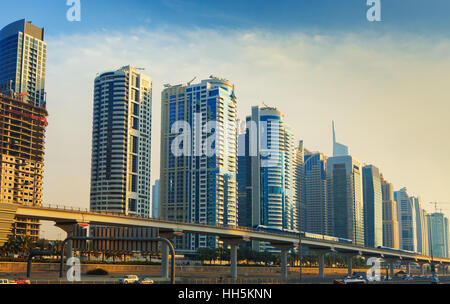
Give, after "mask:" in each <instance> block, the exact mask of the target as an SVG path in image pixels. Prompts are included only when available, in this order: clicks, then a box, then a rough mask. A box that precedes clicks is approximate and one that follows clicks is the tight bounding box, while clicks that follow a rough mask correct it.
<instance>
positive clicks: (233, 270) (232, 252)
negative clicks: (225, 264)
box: [230, 244, 238, 279]
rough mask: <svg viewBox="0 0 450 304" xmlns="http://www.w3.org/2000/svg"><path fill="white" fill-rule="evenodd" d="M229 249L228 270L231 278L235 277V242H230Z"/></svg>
mask: <svg viewBox="0 0 450 304" xmlns="http://www.w3.org/2000/svg"><path fill="white" fill-rule="evenodd" d="M230 246H231V251H230V255H231V261H230V262H231V263H230V264H231V265H230V266H231V270H230V276H231V278H233V279H236V278H237V247H238V246H237V244H231V245H230Z"/></svg>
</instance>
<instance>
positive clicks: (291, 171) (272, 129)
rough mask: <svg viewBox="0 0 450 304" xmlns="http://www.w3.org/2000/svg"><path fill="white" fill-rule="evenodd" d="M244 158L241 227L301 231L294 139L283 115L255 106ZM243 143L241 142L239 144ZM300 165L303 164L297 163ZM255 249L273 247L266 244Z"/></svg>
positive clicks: (275, 110) (241, 185)
mask: <svg viewBox="0 0 450 304" xmlns="http://www.w3.org/2000/svg"><path fill="white" fill-rule="evenodd" d="M246 130H247V131H246V133H245V143H246V144H245V149H244V148H243V147H240V148H239V150H240V151H241V150H242V151H244V150H245V151H246V152H247V154H246V155H245V156H241V160H240V161H239V165H240V167H239V169H238V172H239V174H238V175H239V177H238V179H239V182H240V183H241V184H240V185H239V189H240V190H241V191H243V192H244V193H240V194H239V210H243V212H244V213H245V215H246V219H245V218H242V220H241V222H240V224H243V225H244V226H247V227H256V226H259V225H263V226H267V227H272V228H276V229H289V230H297V229H298V218H297V217H298V212H297V203H298V200H297V197H296V195H297V192H296V189H297V184H296V182H297V179H296V165H297V163H298V162H297V161H296V159H295V153H296V151H295V149H294V138H293V134H292V132H291V130H290V128H289V126H288V125H287V124H286V123H285V122H284V115H283V114H282V113H281V112H280V111H279V110H278V109H276V108H272V107H262V108H260V107H252V114H251V115H250V116H248V117H247V119H246ZM243 142H244V141H243V140H242V141H240V144H241V143H243ZM298 165H301V164H298ZM253 248H254V249H255V250H269V251H273V248H271V247H270V245H269V244H266V243H260V244H259V243H257V244H256V245H253Z"/></svg>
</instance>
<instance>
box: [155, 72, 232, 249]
mask: <svg viewBox="0 0 450 304" xmlns="http://www.w3.org/2000/svg"><path fill="white" fill-rule="evenodd" d="M236 121H237V113H236V96H235V94H234V85H233V84H232V83H231V82H230V81H228V80H225V79H221V78H218V77H215V76H211V77H210V78H209V79H206V80H202V81H201V83H198V84H191V83H188V84H187V85H176V86H170V85H166V88H165V89H164V90H163V92H162V94H161V166H160V168H161V172H160V181H161V184H160V186H161V191H160V195H161V210H160V212H161V218H163V219H168V220H176V221H185V222H191V223H201V224H208V225H230V226H235V225H236V224H237V207H236V205H237V197H236V192H237V189H236V188H237V183H236V173H237V132H236ZM175 244H176V247H177V248H178V249H181V250H187V251H193V250H196V249H197V248H203V247H209V248H216V247H217V246H218V244H219V243H218V239H217V238H216V237H213V236H204V235H190V234H186V235H184V236H181V237H178V238H176V240H175Z"/></svg>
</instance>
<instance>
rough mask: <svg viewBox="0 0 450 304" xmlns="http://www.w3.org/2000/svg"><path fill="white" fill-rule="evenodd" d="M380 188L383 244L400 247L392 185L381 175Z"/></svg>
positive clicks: (395, 247)
mask: <svg viewBox="0 0 450 304" xmlns="http://www.w3.org/2000/svg"><path fill="white" fill-rule="evenodd" d="M381 189H382V194H383V246H384V247H389V248H394V249H400V244H399V230H398V219H397V202H396V201H395V200H394V186H393V185H392V184H391V183H389V182H388V181H386V180H385V179H384V178H383V176H381Z"/></svg>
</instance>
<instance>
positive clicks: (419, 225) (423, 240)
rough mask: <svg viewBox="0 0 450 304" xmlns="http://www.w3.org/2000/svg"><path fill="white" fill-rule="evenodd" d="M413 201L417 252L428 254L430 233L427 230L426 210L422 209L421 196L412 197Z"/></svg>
mask: <svg viewBox="0 0 450 304" xmlns="http://www.w3.org/2000/svg"><path fill="white" fill-rule="evenodd" d="M410 200H411V203H412V205H413V206H414V209H415V214H416V238H417V252H420V253H423V254H426V253H427V251H428V249H427V243H428V240H427V239H428V238H427V235H428V233H424V232H425V226H426V225H425V218H424V216H425V215H424V210H423V209H422V200H421V199H420V197H414V196H412V197H410Z"/></svg>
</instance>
